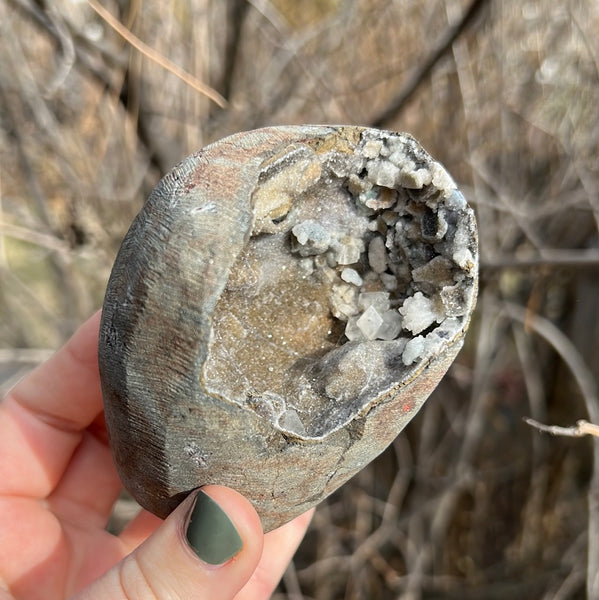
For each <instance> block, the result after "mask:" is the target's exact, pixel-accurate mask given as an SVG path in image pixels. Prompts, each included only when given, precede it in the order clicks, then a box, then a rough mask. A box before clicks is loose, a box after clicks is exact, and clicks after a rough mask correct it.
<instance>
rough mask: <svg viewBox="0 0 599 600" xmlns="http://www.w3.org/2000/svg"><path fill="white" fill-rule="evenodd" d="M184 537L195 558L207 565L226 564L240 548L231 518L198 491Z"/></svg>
mask: <svg viewBox="0 0 599 600" xmlns="http://www.w3.org/2000/svg"><path fill="white" fill-rule="evenodd" d="M186 537H187V542H188V543H189V545H190V546H191V548H192V550H193V551H194V552H195V553H196V555H197V556H198V557H199V558H200V559H201V560H203V561H204V562H206V563H208V564H210V565H221V564H223V563H225V562H227V561H228V560H229V559H230V558H233V557H234V556H235V555H236V554H237V553H238V552H239V551H240V550H241V548H242V546H243V544H242V541H241V537H239V533H237V529H235V525H233V523H232V522H231V519H229V517H228V516H227V514H226V513H225V512H224V511H223V509H222V508H221V507H220V506H219V505H218V504H217V503H216V502H215V501H214V500H213V499H212V498H210V496H208V495H207V494H205V493H204V492H202V491H201V490H200V492H199V493H198V495H197V497H196V500H195V504H194V506H193V508H192V509H191V513H190V517H189V523H188V525H187V531H186Z"/></svg>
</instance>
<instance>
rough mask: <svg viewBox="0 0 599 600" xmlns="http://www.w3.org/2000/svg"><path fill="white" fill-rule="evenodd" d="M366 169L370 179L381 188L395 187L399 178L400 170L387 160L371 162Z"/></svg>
mask: <svg viewBox="0 0 599 600" xmlns="http://www.w3.org/2000/svg"><path fill="white" fill-rule="evenodd" d="M366 168H367V170H368V177H369V179H370V180H371V181H372V182H373V183H375V184H376V185H380V186H381V187H388V188H392V187H394V186H395V184H396V182H397V179H398V177H399V169H398V168H397V167H396V166H395V165H394V164H393V163H390V162H389V161H386V160H371V161H370V162H369V163H368V166H367V167H366Z"/></svg>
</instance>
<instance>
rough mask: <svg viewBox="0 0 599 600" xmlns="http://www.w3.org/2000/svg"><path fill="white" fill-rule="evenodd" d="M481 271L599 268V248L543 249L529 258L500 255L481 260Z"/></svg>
mask: <svg viewBox="0 0 599 600" xmlns="http://www.w3.org/2000/svg"><path fill="white" fill-rule="evenodd" d="M480 266H481V271H486V270H489V271H499V270H502V269H533V268H535V267H546V266H550V267H568V268H575V269H597V268H599V250H596V249H589V250H567V249H564V250H542V251H541V253H540V255H537V256H531V257H527V258H517V257H514V256H502V255H498V256H495V257H493V258H485V259H483V260H481V265H480Z"/></svg>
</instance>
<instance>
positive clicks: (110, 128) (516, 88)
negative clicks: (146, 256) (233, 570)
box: [0, 0, 599, 600]
mask: <svg viewBox="0 0 599 600" xmlns="http://www.w3.org/2000/svg"><path fill="white" fill-rule="evenodd" d="M132 44H133V45H134V46H135V47H136V49H134V48H133V47H132ZM598 111H599V3H598V2H594V1H591V0H563V1H562V2H555V1H554V0H531V1H529V2H521V1H516V0H470V1H469V2H468V1H466V0H430V1H428V2H414V1H411V0H356V1H351V0H174V1H172V2H161V1H159V0H116V1H108V0H102V5H101V6H100V5H99V4H97V3H96V0H89V1H85V0H56V1H55V2H53V1H51V0H0V392H5V391H6V390H7V389H8V387H10V386H11V385H12V384H13V383H14V382H15V381H16V380H17V379H18V378H19V377H20V376H22V375H23V374H24V373H25V372H26V371H27V370H29V369H30V368H31V367H32V366H34V365H35V364H36V363H37V362H39V361H40V360H43V359H44V358H45V357H47V356H48V355H49V354H50V353H51V351H52V350H53V349H55V348H56V347H58V346H59V345H60V344H61V343H62V342H63V341H64V340H65V339H66V338H67V337H68V336H69V335H70V334H71V333H72V332H73V331H74V329H75V328H76V327H77V325H78V324H79V323H80V322H81V321H82V320H83V319H85V318H86V317H87V316H88V315H90V314H91V313H92V311H94V310H96V309H98V308H99V307H100V306H101V303H102V298H103V291H104V287H105V285H106V282H107V278H108V275H109V272H110V268H111V265H112V261H113V259H114V256H115V253H116V251H117V249H118V247H119V244H120V241H121V239H122V237H123V236H124V234H125V232H126V230H127V228H128V226H129V224H130V222H131V220H132V219H133V217H134V215H135V214H136V213H137V211H138V210H139V209H140V207H141V206H142V204H143V202H144V199H145V198H146V197H147V195H148V193H149V192H150V190H151V189H152V188H153V187H154V185H155V184H156V183H157V182H158V180H159V178H160V177H161V176H162V175H163V174H164V173H165V172H166V171H167V170H169V169H170V168H171V167H172V166H174V165H175V164H176V163H177V162H178V161H179V160H181V159H182V158H184V157H185V156H186V155H188V154H190V153H191V152H193V151H195V150H197V149H199V148H200V147H202V146H204V145H206V144H207V143H209V142H211V141H213V140H216V139H219V138H221V137H224V136H225V135H228V134H230V133H234V132H236V131H240V130H246V129H252V128H256V127H260V126H263V125H271V124H292V123H351V124H359V125H374V126H378V127H382V128H388V129H395V130H400V131H408V132H410V133H412V134H413V135H414V136H415V137H416V138H417V139H419V140H420V141H421V143H422V144H423V145H424V146H425V148H427V149H428V150H429V152H430V153H431V154H432V155H433V156H434V157H435V158H437V159H438V160H440V161H441V162H442V163H444V164H445V166H446V167H447V168H448V170H449V171H450V172H451V173H452V175H453V176H454V178H455V179H456V181H457V182H458V184H459V186H460V187H461V189H462V191H463V192H464V194H465V195H466V197H467V199H468V200H469V202H470V203H471V204H472V206H473V207H474V208H475V210H476V213H477V218H478V223H479V230H480V252H481V268H480V275H481V282H480V295H479V301H478V306H477V310H476V314H475V317H474V320H473V323H472V326H471V329H470V331H469V334H468V337H467V342H466V346H465V348H464V349H463V351H462V352H461V354H460V356H459V357H458V360H457V361H456V363H455V364H454V365H453V366H452V368H451V369H450V371H449V372H448V374H447V376H446V377H445V379H444V381H443V382H442V384H441V385H440V386H439V387H438V389H437V390H436V391H435V392H434V394H433V395H432V396H431V398H430V399H429V400H428V402H427V404H426V406H425V408H424V409H423V410H422V411H421V412H420V414H419V415H418V416H417V417H416V418H415V419H414V421H412V423H411V424H410V425H409V427H408V428H407V429H406V430H405V431H404V432H403V433H402V434H401V435H400V436H399V437H398V438H397V440H396V441H395V442H394V444H393V445H392V446H391V447H389V449H388V450H387V451H386V452H385V453H384V454H382V455H381V456H380V457H379V458H378V459H377V460H376V461H375V462H374V463H372V464H371V465H370V466H369V467H368V468H366V469H365V470H364V471H362V472H361V473H360V474H359V475H357V476H356V477H355V478H354V479H353V480H352V481H351V482H350V483H348V484H347V485H345V486H344V487H343V488H342V489H340V490H338V491H337V492H336V493H334V494H333V495H332V496H331V497H330V498H329V499H328V500H327V501H326V502H325V503H323V504H322V505H321V506H320V507H319V509H318V511H317V513H316V516H315V518H314V521H313V524H312V526H311V528H310V531H309V533H308V535H307V537H306V539H305V540H304V543H303V544H302V546H301V547H300V549H299V551H298V553H297V556H296V559H295V561H294V563H293V565H291V566H290V568H289V569H288V571H287V573H286V574H285V577H284V579H283V581H282V583H281V585H280V587H279V589H278V591H277V593H276V595H275V598H276V599H278V600H283V599H290V600H299V599H302V598H305V599H316V600H329V599H362V598H369V599H379V598H380V599H387V598H402V599H414V600H416V599H443V600H445V599H447V600H449V599H454V598H455V599H458V598H459V599H468V598H485V599H493V598H501V599H503V598H517V599H520V598H522V599H530V598H542V599H549V598H551V599H554V598H560V599H565V598H585V597H589V598H593V597H594V598H599V589H598V588H596V587H593V586H597V583H594V578H595V576H596V575H597V572H598V571H599V506H598V501H599V500H598V499H599V474H598V473H599V460H595V461H594V460H593V453H594V452H597V449H596V448H595V447H594V445H593V444H595V445H597V442H596V441H595V440H594V439H593V438H588V437H585V438H583V437H578V438H576V437H561V436H549V435H547V434H543V433H540V432H538V431H537V430H535V429H532V428H531V427H530V426H529V425H527V424H526V423H524V422H523V417H527V416H528V417H533V418H535V419H537V420H538V421H541V422H543V423H550V424H556V425H564V426H570V425H573V424H575V423H576V421H578V420H579V419H586V420H589V421H591V422H595V423H599V403H598V401H597V389H596V388H597V378H598V374H599V343H598V341H597V340H598V338H599V320H598V319H597V314H598V303H599V278H598V274H599V238H598V230H599V160H598V156H599V155H598V150H599V118H598V116H599V115H598ZM117 516H118V515H117ZM595 594H596V595H595Z"/></svg>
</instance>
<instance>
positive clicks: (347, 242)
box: [332, 236, 364, 265]
mask: <svg viewBox="0 0 599 600" xmlns="http://www.w3.org/2000/svg"><path fill="white" fill-rule="evenodd" d="M332 246H333V249H334V250H335V260H336V261H337V263H338V264H340V265H351V264H353V263H357V262H358V261H359V260H360V254H361V253H362V252H363V251H364V242H363V241H362V240H361V239H359V238H353V237H349V236H347V237H344V238H343V239H342V240H339V242H336V243H334V244H332Z"/></svg>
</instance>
